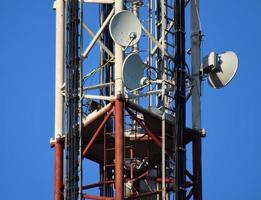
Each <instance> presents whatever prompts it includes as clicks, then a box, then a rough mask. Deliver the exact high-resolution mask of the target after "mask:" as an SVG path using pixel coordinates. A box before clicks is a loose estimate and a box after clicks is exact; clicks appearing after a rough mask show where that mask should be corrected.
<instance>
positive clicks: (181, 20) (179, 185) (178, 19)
mask: <svg viewBox="0 0 261 200" xmlns="http://www.w3.org/2000/svg"><path fill="white" fill-rule="evenodd" d="M174 13H175V33H176V37H175V78H176V79H175V82H176V94H175V111H176V113H175V114H176V116H175V123H176V124H175V125H176V127H175V134H176V144H175V163H176V166H175V168H176V170H175V184H176V193H175V196H176V198H175V199H176V200H185V199H186V146H185V127H186V85H185V75H186V74H185V1H184V0H175V5H174Z"/></svg>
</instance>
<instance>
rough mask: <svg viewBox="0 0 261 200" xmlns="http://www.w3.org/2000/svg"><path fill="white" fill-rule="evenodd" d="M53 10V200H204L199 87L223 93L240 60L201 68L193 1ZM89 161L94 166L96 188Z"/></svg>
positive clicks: (98, 0)
mask: <svg viewBox="0 0 261 200" xmlns="http://www.w3.org/2000/svg"><path fill="white" fill-rule="evenodd" d="M54 9H55V10H56V76H55V78H56V80H55V136H54V138H53V139H52V140H51V145H52V146H53V147H54V149H55V172H54V175H55V185H54V190H55V193H54V199H55V200H63V199H64V200H83V199H96V200H100V199H104V200H112V199H115V200H123V199H142V200H143V199H147V200H149V199H152V200H154V199H155V200H165V199H166V200H168V199H175V200H185V199H194V200H202V171H201V139H202V137H204V136H205V131H204V129H202V127H201V105H200V96H201V81H202V79H204V78H207V79H208V82H209V84H210V86H212V87H213V88H221V87H223V86H225V85H226V84H228V82H229V81H230V80H231V79H232V77H233V76H234V74H235V72H236V69H237V64H238V60H237V56H236V55H235V54H234V53H233V52H231V51H228V52H225V53H222V54H217V53H214V52H211V53H210V54H209V55H208V56H206V57H205V58H204V59H203V61H202V60H201V40H202V36H203V34H202V30H201V25H200V12H199V0H55V2H54ZM186 10H187V13H188V15H185V12H186ZM185 16H190V20H189V22H190V27H189V28H187V30H188V31H186V29H185V22H186V19H185ZM186 36H187V37H188V38H189V39H190V40H189V41H190V42H189V43H187V45H185V41H186ZM187 41H188V40H187ZM187 60H188V62H187ZM188 63H191V64H188ZM190 99H191V101H190ZM187 102H192V127H188V126H187V124H186V104H187ZM188 144H191V146H192V148H186V147H187V145H188ZM188 149H190V151H188ZM188 154H191V155H192V156H189V157H187V155H188ZM188 158H191V159H192V160H191V161H190V160H188ZM88 160H91V161H93V162H95V163H96V164H97V166H99V180H97V181H96V182H94V183H90V181H89V179H88V177H90V176H91V175H92V174H93V171H92V169H91V167H90V166H89V165H88V163H90V162H87V161H88ZM187 162H190V163H191V164H192V168H191V169H189V168H188V167H187V166H186V164H187ZM93 175H94V174H93Z"/></svg>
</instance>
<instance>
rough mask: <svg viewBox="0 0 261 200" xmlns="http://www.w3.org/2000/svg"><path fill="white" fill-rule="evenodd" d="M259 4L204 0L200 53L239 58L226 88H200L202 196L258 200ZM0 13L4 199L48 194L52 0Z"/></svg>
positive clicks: (29, 199) (0, 186)
mask: <svg viewBox="0 0 261 200" xmlns="http://www.w3.org/2000/svg"><path fill="white" fill-rule="evenodd" d="M260 6H261V3H260V1H258V0H253V1H249V2H248V1H243V0H238V1H236V0H231V1H226V0H219V1H217V0H213V1H207V0H202V1H201V21H202V27H203V32H204V34H205V35H206V36H205V38H204V44H203V50H202V51H203V54H204V55H205V54H207V53H208V52H210V51H213V50H215V51H217V52H222V51H225V50H233V51H235V52H236V53H237V54H238V57H239V70H238V73H237V74H236V76H235V78H234V80H233V82H231V84H230V85H229V86H227V87H226V88H224V89H222V90H213V89H211V88H210V87H209V86H208V84H207V82H205V83H204V87H203V98H202V124H203V127H205V129H206V130H207V137H206V138H205V139H204V141H203V197H204V199H211V200H220V199H222V200H228V199H229V200H245V199H251V200H259V199H261V193H260V190H261V184H260V182H259V180H260V178H261V172H260V171H261V159H260V155H259V154H260V153H261V148H260V146H261V145H260V140H261V135H260V128H259V126H260V124H261V120H260V116H259V113H260V112H261V108H260V102H261V94H260V88H259V87H260V85H261V80H260V74H261V65H260V57H261V56H260V47H261V39H260V35H261V23H260V19H261V12H260ZM0 19H1V22H0V24H1V31H0V59H1V64H0V66H1V73H0V74H1V78H0V91H1V93H0V113H1V114H0V125H1V129H0V136H1V139H0V156H1V158H0V160H1V161H0V193H1V199H5V200H13V199H26V200H34V199H39V200H46V199H52V197H53V153H54V152H53V150H52V149H51V148H50V147H49V139H50V138H51V137H52V136H53V132H54V128H53V124H54V122H53V120H54V118H53V116H54V59H55V57H54V56H55V54H54V47H55V42H54V41H55V40H54V36H55V29H54V27H55V24H54V22H55V18H54V12H53V11H52V1H51V0H49V1H32V0H25V1H16V2H13V1H3V2H2V4H1V7H0ZM188 113H189V112H188Z"/></svg>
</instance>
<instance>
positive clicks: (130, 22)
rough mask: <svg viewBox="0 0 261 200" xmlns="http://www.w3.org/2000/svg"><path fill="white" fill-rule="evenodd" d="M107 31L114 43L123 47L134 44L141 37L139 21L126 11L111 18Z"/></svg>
mask: <svg viewBox="0 0 261 200" xmlns="http://www.w3.org/2000/svg"><path fill="white" fill-rule="evenodd" d="M109 30H110V34H111V37H112V39H113V40H114V42H116V43H117V44H119V45H121V46H124V47H126V46H132V45H134V44H136V43H137V42H138V41H139V39H140V36H141V24H140V21H139V19H138V18H137V17H136V16H135V15H134V14H133V13H131V12H129V11H126V10H124V11H122V12H119V13H117V14H116V15H114V16H113V18H112V19H111V21H110V25H109Z"/></svg>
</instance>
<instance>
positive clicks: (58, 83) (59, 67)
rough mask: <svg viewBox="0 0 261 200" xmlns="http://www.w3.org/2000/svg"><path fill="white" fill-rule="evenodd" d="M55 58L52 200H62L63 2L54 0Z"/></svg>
mask: <svg viewBox="0 0 261 200" xmlns="http://www.w3.org/2000/svg"><path fill="white" fill-rule="evenodd" d="M55 9H56V58H55V143H54V148H55V162H54V199H55V200H61V199H63V191H62V185H63V144H62V142H61V141H60V139H61V136H62V134H63V106H64V97H63V95H62V86H63V82H64V80H63V79H64V77H63V74H64V72H63V70H64V1H63V0H56V8H55Z"/></svg>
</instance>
